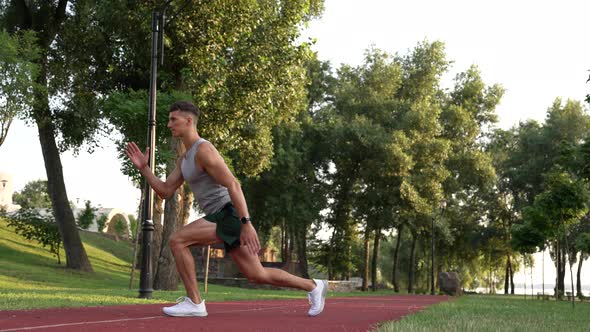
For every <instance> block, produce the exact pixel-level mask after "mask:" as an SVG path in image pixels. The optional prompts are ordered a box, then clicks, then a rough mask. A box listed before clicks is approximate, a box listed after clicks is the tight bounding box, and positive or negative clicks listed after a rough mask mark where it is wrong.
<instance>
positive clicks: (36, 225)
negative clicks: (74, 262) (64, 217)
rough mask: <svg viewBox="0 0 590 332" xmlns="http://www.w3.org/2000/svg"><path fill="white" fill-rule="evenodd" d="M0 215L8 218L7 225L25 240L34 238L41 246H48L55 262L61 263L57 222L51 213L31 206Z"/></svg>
mask: <svg viewBox="0 0 590 332" xmlns="http://www.w3.org/2000/svg"><path fill="white" fill-rule="evenodd" d="M0 217H3V218H6V219H7V220H8V226H10V227H13V228H14V231H15V232H16V233H17V234H19V235H21V236H23V237H24V238H25V239H27V240H34V241H37V242H38V243H39V244H41V245H42V246H43V247H49V252H50V253H52V254H53V255H55V256H56V257H57V264H61V256H60V247H61V243H62V242H61V237H60V234H59V230H58V228H57V224H56V223H55V220H54V219H53V217H52V216H51V215H48V214H42V213H40V212H39V211H37V210H35V209H31V208H23V209H20V210H18V211H17V212H16V213H14V214H11V215H10V216H7V215H2V216H0Z"/></svg>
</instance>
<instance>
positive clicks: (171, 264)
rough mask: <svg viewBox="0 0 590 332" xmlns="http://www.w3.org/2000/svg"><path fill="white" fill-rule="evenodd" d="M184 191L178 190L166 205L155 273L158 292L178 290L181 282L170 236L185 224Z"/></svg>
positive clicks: (155, 286)
mask: <svg viewBox="0 0 590 332" xmlns="http://www.w3.org/2000/svg"><path fill="white" fill-rule="evenodd" d="M183 191H184V189H183V188H182V187H180V188H178V189H177V190H176V191H175V192H174V194H173V195H172V197H170V198H169V199H167V200H166V203H165V208H164V226H163V230H162V244H161V245H160V253H159V258H158V266H157V269H155V273H154V289H156V290H176V289H177V288H178V282H179V281H180V279H179V275H178V272H177V271H176V264H175V261H174V256H173V255H172V250H170V245H169V243H170V236H171V235H172V234H173V233H174V232H175V231H176V230H177V229H180V228H181V227H182V225H183V222H184V220H183V211H182V208H183V206H182V203H183V197H182V196H183Z"/></svg>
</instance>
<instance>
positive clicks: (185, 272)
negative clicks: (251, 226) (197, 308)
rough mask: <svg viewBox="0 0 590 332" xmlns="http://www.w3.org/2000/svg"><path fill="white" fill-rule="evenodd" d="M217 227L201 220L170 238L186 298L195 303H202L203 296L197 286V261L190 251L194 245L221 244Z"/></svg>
mask: <svg viewBox="0 0 590 332" xmlns="http://www.w3.org/2000/svg"><path fill="white" fill-rule="evenodd" d="M215 227H216V225H215V224H214V223H212V222H209V221H207V220H205V219H199V220H197V221H195V222H193V223H190V224H188V225H186V226H184V227H183V228H181V229H180V230H178V231H176V232H175V233H174V234H172V236H171V237H170V249H171V250H172V255H174V260H175V262H176V270H178V274H180V278H181V279H182V283H183V284H184V288H185V289H186V296H188V297H189V298H190V299H191V300H192V301H193V302H194V303H201V300H202V299H201V295H200V294H199V287H198V286H197V275H196V273H195V261H194V259H193V255H192V254H191V251H190V249H189V246H191V245H194V244H199V245H209V244H215V243H218V242H220V240H219V239H218V238H217V235H216V233H215Z"/></svg>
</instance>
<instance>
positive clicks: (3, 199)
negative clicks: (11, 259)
mask: <svg viewBox="0 0 590 332" xmlns="http://www.w3.org/2000/svg"><path fill="white" fill-rule="evenodd" d="M12 179H13V176H12V174H10V173H6V172H0V209H4V210H6V211H7V212H15V211H18V210H19V209H20V208H21V207H20V205H17V204H13V203H12V194H13V193H14V187H13V180H12ZM83 210H84V209H81V208H74V209H73V212H74V217H75V218H76V219H78V215H79V214H80V213H82V211H83ZM39 212H40V213H41V214H42V215H47V214H49V213H51V211H50V210H47V209H39ZM94 214H95V218H94V220H93V221H92V224H90V226H89V227H88V231H90V232H98V221H99V220H100V219H101V218H103V216H106V220H105V223H104V227H103V229H102V230H101V232H102V233H107V234H113V235H115V233H116V231H115V227H114V224H115V223H114V222H113V221H116V220H121V221H123V222H124V223H125V224H126V228H127V231H126V233H125V234H122V235H121V237H122V238H125V239H128V238H130V237H131V223H130V222H129V217H128V216H127V213H126V212H125V211H124V210H123V209H118V208H102V207H101V208H98V209H97V211H96V212H95V213H94Z"/></svg>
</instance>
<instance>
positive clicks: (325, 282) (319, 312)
mask: <svg viewBox="0 0 590 332" xmlns="http://www.w3.org/2000/svg"><path fill="white" fill-rule="evenodd" d="M321 282H322V285H323V286H324V289H322V304H321V305H320V311H318V313H317V314H315V315H309V314H308V315H309V316H310V317H315V316H317V315H319V314H321V313H322V311H324V304H326V294H328V281H327V280H321Z"/></svg>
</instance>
